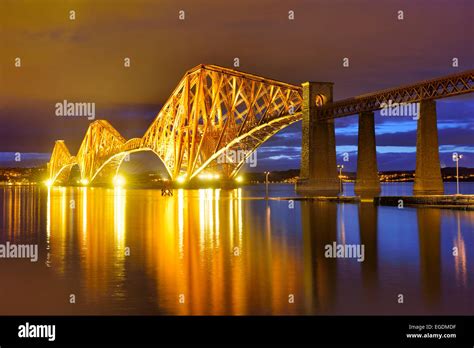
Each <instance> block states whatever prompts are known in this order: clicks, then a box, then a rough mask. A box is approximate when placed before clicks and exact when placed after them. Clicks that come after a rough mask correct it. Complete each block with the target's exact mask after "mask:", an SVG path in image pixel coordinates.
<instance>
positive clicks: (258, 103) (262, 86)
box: [142, 65, 302, 179]
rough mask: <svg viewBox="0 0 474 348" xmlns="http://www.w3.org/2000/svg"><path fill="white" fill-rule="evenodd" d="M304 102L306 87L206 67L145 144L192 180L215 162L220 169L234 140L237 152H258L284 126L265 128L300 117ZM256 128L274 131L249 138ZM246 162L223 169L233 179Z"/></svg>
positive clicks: (188, 80)
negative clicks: (302, 91)
mask: <svg viewBox="0 0 474 348" xmlns="http://www.w3.org/2000/svg"><path fill="white" fill-rule="evenodd" d="M301 104H302V97H301V87H298V86H294V85H289V84H286V83H282V82H279V81H275V80H270V79H265V78H262V77H258V76H255V75H251V74H246V73H241V72H238V71H235V70H231V69H226V68H222V67H218V66H213V65H200V66H198V67H196V68H194V69H192V70H190V71H188V73H187V74H186V75H185V76H184V78H183V79H182V80H181V82H180V83H179V85H178V87H177V88H176V89H175V91H174V92H173V94H172V96H171V97H170V98H169V99H168V101H167V103H166V104H165V105H164V107H163V108H162V110H161V111H160V113H159V114H158V116H157V118H156V119H155V121H154V122H153V123H152V125H151V126H150V127H149V128H148V130H147V131H146V133H145V135H144V137H143V140H142V147H143V148H149V149H152V150H153V151H154V152H155V153H157V154H158V155H159V156H160V158H162V159H163V161H164V163H165V165H166V166H167V167H168V168H169V169H170V172H171V176H172V177H173V178H176V177H177V176H179V175H183V174H184V175H185V176H186V177H187V178H188V179H191V178H193V177H194V176H196V175H197V174H198V173H199V172H201V171H202V170H204V169H205V168H206V167H207V166H208V165H210V164H211V163H212V162H214V163H212V166H213V167H216V166H217V165H218V164H217V163H216V161H215V159H216V158H218V156H219V155H220V154H221V153H222V152H223V151H225V150H228V149H229V148H230V144H232V148H233V149H234V150H235V149H237V148H238V149H240V150H245V151H254V150H255V149H256V148H257V147H258V146H259V145H261V144H262V143H263V142H264V141H265V140H266V139H268V137H269V136H271V135H273V134H274V133H275V132H276V131H278V130H279V129H281V127H280V128H277V127H271V126H269V127H266V128H264V127H261V126H264V125H266V124H269V123H271V122H272V121H274V120H276V119H279V120H280V123H283V124H286V125H289V124H291V123H292V122H295V121H297V120H298V119H297V118H298V115H299V113H300V109H301ZM285 122H286V123H285ZM256 127H261V128H262V129H266V130H267V132H268V134H266V135H262V136H260V138H258V139H259V140H258V141H255V138H252V137H250V136H247V135H248V134H251V132H252V130H253V129H254V128H256ZM235 139H240V141H239V142H238V143H236V142H235ZM249 143H251V144H252V146H249ZM241 165H242V163H240V162H236V163H226V165H224V166H220V167H221V168H220V169H221V171H223V172H224V174H225V175H226V176H227V177H231V176H233V175H235V173H236V169H237V168H240V166H241ZM213 169H215V168H213Z"/></svg>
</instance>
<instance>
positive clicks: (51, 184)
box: [44, 179, 53, 187]
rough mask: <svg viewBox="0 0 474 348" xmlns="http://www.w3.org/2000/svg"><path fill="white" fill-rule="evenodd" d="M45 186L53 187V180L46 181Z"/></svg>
mask: <svg viewBox="0 0 474 348" xmlns="http://www.w3.org/2000/svg"><path fill="white" fill-rule="evenodd" d="M44 184H45V185H46V186H48V187H51V186H53V180H51V179H48V180H46V181H45V182H44Z"/></svg>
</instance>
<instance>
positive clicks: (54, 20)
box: [0, 0, 474, 171]
mask: <svg viewBox="0 0 474 348" xmlns="http://www.w3.org/2000/svg"><path fill="white" fill-rule="evenodd" d="M71 10H73V11H75V16H76V18H75V20H70V18H69V17H70V11H71ZM181 10H183V11H184V14H185V20H180V19H179V17H178V16H179V11H181ZM289 11H294V20H289V18H288V12H289ZM398 11H403V16H404V19H403V20H399V19H398V18H397V17H398ZM473 37H474V1H471V0H383V1H369V0H350V1H349V0H345V1H343V0H291V1H277V0H259V1H255V0H240V1H210V0H200V1H196V0H189V1H182V0H160V1H149V0H147V1H143V0H134V1H131V0H127V1H124V0H114V1H112V0H94V1H89V0H81V1H66V0H54V1H51V0H41V1H35V0H1V1H0V52H1V55H0V166H2V165H3V166H4V165H11V164H12V163H13V164H18V163H15V162H14V155H15V153H16V152H20V153H21V154H22V158H23V161H22V163H21V164H22V165H32V164H35V165H36V164H41V163H44V162H46V161H47V160H48V159H49V155H50V151H51V150H52V147H53V144H54V140H56V139H64V140H66V143H67V144H68V146H69V148H70V150H71V152H73V153H75V152H76V151H77V149H78V147H79V145H80V142H81V140H82V137H83V136H84V133H85V131H86V129H87V127H88V124H89V122H90V121H88V120H87V119H86V118H61V117H56V116H55V104H56V103H57V102H60V101H63V100H68V101H73V102H94V103H95V104H96V114H97V118H104V119H107V120H109V121H110V122H111V123H112V124H113V125H114V127H115V128H116V129H117V130H118V131H119V132H120V133H121V134H123V135H124V136H125V137H127V138H129V137H137V136H141V135H143V133H144V131H145V130H146V128H147V126H148V125H149V124H150V123H151V122H152V120H153V119H154V117H155V116H156V114H157V113H158V112H159V110H160V107H161V105H163V103H164V102H165V101H166V100H167V98H168V96H169V95H170V94H171V92H172V90H173V89H174V87H175V86H176V84H177V83H178V81H179V80H180V79H181V77H182V75H183V74H184V73H185V71H186V70H188V69H190V68H192V67H193V66H196V65H198V64H201V63H206V64H216V65H222V66H226V67H231V68H232V67H233V66H232V65H233V62H234V58H239V60H240V70H242V71H246V72H250V73H254V74H257V75H262V76H267V77H271V78H274V79H277V80H282V81H285V82H289V83H293V84H301V83H302V82H304V81H332V82H334V84H335V85H334V96H335V99H336V100H337V99H343V98H348V97H352V96H356V95H360V94H364V93H367V92H372V91H377V90H380V89H383V88H390V87H396V86H399V85H404V84H407V83H411V82H416V81H420V80H424V79H429V78H434V77H439V76H442V75H448V74H452V73H457V72H460V71H463V70H468V69H473V68H474V44H473ZM125 57H129V58H130V59H131V66H130V68H124V66H123V60H124V58H125ZM345 57H347V58H349V67H343V65H342V60H343V58H345ZM16 58H20V59H21V67H15V59H16ZM453 58H457V59H458V61H459V67H453V66H452V60H453ZM438 121H439V123H438V126H439V137H440V139H439V140H440V151H441V162H442V165H443V166H452V161H451V154H452V152H454V151H456V152H460V153H463V154H464V155H465V157H464V159H463V162H464V163H462V165H464V166H471V167H474V140H473V139H474V137H473V135H474V95H468V96H463V97H456V98H450V99H444V100H441V101H439V102H438ZM336 126H337V128H336V134H337V151H338V155H339V157H338V161H342V157H341V155H342V154H343V153H348V154H349V159H350V160H349V162H347V163H345V164H346V165H347V168H349V169H355V167H356V163H357V160H356V159H357V146H356V145H357V117H347V118H343V119H339V120H337V122H336ZM300 130H301V125H300V124H299V123H297V124H294V125H293V126H290V127H288V128H287V129H286V130H284V131H282V132H280V133H279V134H277V135H276V136H274V137H273V138H272V139H271V140H269V141H268V142H267V143H266V144H265V145H264V146H262V147H261V148H260V150H259V152H258V167H257V168H256V170H258V171H263V170H266V169H270V170H275V169H289V168H297V167H298V166H299V157H300V143H301V135H300ZM376 132H377V152H378V160H379V169H381V170H394V169H414V167H415V144H416V122H415V121H413V120H412V119H410V118H401V117H398V118H397V117H381V116H379V115H376Z"/></svg>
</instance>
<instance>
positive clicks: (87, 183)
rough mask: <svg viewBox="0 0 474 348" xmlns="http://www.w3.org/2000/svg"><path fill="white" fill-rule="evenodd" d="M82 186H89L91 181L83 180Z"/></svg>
mask: <svg viewBox="0 0 474 348" xmlns="http://www.w3.org/2000/svg"><path fill="white" fill-rule="evenodd" d="M81 185H83V186H87V185H89V180H87V179H81Z"/></svg>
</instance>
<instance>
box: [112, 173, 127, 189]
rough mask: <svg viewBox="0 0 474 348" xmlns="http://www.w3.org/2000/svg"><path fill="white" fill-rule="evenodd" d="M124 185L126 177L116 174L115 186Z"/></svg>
mask: <svg viewBox="0 0 474 348" xmlns="http://www.w3.org/2000/svg"><path fill="white" fill-rule="evenodd" d="M123 185H125V178H124V177H123V176H121V175H116V176H115V177H114V186H116V187H121V186H123Z"/></svg>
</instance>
